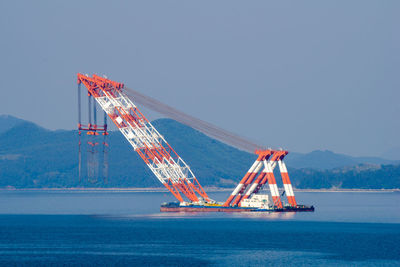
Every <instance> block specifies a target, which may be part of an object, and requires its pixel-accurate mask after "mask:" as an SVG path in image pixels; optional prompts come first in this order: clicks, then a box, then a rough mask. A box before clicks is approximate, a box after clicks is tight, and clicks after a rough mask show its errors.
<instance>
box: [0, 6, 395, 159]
mask: <svg viewBox="0 0 400 267" xmlns="http://www.w3.org/2000/svg"><path fill="white" fill-rule="evenodd" d="M0 10H1V16H0V32H1V39H0V40H1V41H0V78H1V86H0V90H1V94H2V96H1V98H0V114H10V115H13V116H17V117H20V118H23V119H26V120H30V121H33V122H35V123H37V124H39V125H41V126H43V127H46V128H49V129H74V128H75V127H76V125H77V99H76V73H77V72H82V73H88V74H92V73H97V74H100V75H103V74H105V75H107V76H108V77H109V78H110V79H113V80H115V81H119V82H123V83H125V84H126V86H127V87H129V88H133V89H135V90H137V91H140V92H142V93H144V94H146V95H149V96H151V97H154V98H156V99H158V100H160V101H161V102H164V103H166V104H168V105H171V106H173V107H175V108H177V109H179V110H181V111H183V112H185V113H188V114H190V115H192V116H195V117H198V118H200V119H202V120H205V121H208V122H210V123H213V124H215V125H218V126H219V127H221V128H224V129H227V130H229V131H231V132H234V133H237V134H239V135H241V136H244V137H247V138H249V139H250V140H253V141H256V142H258V143H262V144H265V145H268V146H272V147H280V148H284V149H288V150H289V151H296V152H309V151H312V150H316V149H323V150H324V149H329V150H332V151H335V152H338V153H345V154H349V155H355V156H382V155H383V156H384V155H385V153H386V152H387V151H389V150H393V149H394V150H396V149H398V150H400V138H399V136H400V123H399V114H400V103H399V100H400V90H399V89H400V73H399V70H400V68H399V67H400V53H399V48H400V34H399V30H398V27H399V25H400V16H399V15H398V14H399V13H400V1H367V0H362V1H348V0H346V1H1V2H0ZM146 112H147V114H149V113H148V111H146ZM149 117H150V118H152V119H154V118H157V117H158V115H156V114H153V113H151V112H150V114H149Z"/></svg>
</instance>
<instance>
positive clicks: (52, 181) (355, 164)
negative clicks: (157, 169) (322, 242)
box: [0, 115, 400, 189]
mask: <svg viewBox="0 0 400 267" xmlns="http://www.w3.org/2000/svg"><path fill="white" fill-rule="evenodd" d="M153 124H154V126H155V127H156V128H157V129H158V130H159V132H160V133H162V134H163V135H164V136H165V138H166V139H167V140H168V142H169V143H170V144H171V146H172V147H173V148H174V149H175V150H176V151H177V153H178V154H180V156H181V157H182V158H184V159H185V161H186V162H187V163H188V164H189V165H190V167H191V168H192V170H193V172H194V173H195V174H196V176H197V178H198V179H199V181H200V182H201V184H202V185H203V186H217V187H233V186H235V185H236V184H237V183H238V181H239V180H240V179H241V177H242V176H243V175H244V174H245V173H246V171H247V170H248V168H249V167H250V165H251V164H252V163H253V161H254V160H255V158H256V157H255V155H253V154H249V153H246V152H243V151H240V150H237V149H235V148H233V147H230V146H228V145H225V144H223V143H221V142H219V141H216V140H214V139H212V138H209V137H208V136H206V135H204V134H202V133H200V132H198V131H196V130H194V129H192V128H190V127H187V126H185V125H182V124H180V123H178V122H176V121H174V120H170V119H159V120H156V121H154V122H153ZM84 138H85V139H87V136H86V135H85V136H84ZM98 138H102V137H98ZM108 139H109V140H108V142H109V144H110V150H109V156H108V157H109V177H108V179H107V180H106V181H104V180H103V179H102V178H99V179H97V180H94V181H88V180H87V179H84V180H83V181H81V182H79V180H78V177H77V173H78V170H77V159H78V156H77V155H78V136H77V132H76V131H66V130H57V131H50V130H47V129H44V128H42V127H40V126H38V125H36V124H34V123H31V122H27V121H24V120H20V119H17V118H15V117H12V116H4V115H3V116H0V187H1V188H5V187H16V188H49V187H76V186H85V187H159V186H160V183H159V182H158V181H157V180H156V178H155V177H154V175H153V174H152V173H151V172H150V170H148V169H147V166H146V165H145V164H144V163H143V162H142V160H141V159H140V158H139V157H138V155H137V154H136V153H135V152H134V151H133V149H132V148H131V147H130V145H129V144H128V143H127V141H126V140H125V139H124V138H123V136H122V135H121V134H120V133H119V132H111V133H110V135H109V137H108ZM85 141H86V140H83V143H85ZM99 141H100V143H101V141H102V139H99ZM83 149H87V147H86V146H83ZM84 162H85V158H84ZM286 163H287V166H288V168H289V171H290V175H291V178H292V182H293V184H294V185H295V187H297V188H374V189H380V188H400V165H399V164H398V162H395V161H389V160H385V159H381V158H355V157H350V156H347V155H341V154H336V153H333V152H331V151H314V152H311V153H308V154H300V153H290V154H289V155H288V156H287V158H286Z"/></svg>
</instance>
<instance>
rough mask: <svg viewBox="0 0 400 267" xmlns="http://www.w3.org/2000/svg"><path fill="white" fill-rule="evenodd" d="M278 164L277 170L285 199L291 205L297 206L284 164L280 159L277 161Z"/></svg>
mask: <svg viewBox="0 0 400 267" xmlns="http://www.w3.org/2000/svg"><path fill="white" fill-rule="evenodd" d="M278 165H279V170H280V172H281V176H282V182H283V186H284V188H285V192H286V197H287V200H288V202H289V204H290V205H291V206H292V207H296V206H297V203H296V198H295V197H294V192H293V188H292V183H291V182H290V179H289V174H288V171H287V168H286V165H285V163H284V162H283V161H282V160H279V161H278Z"/></svg>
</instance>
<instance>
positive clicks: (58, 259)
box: [0, 191, 400, 266]
mask: <svg viewBox="0 0 400 267" xmlns="http://www.w3.org/2000/svg"><path fill="white" fill-rule="evenodd" d="M228 194H229V193H213V194H210V195H212V197H213V198H215V199H216V200H220V201H222V200H224V199H226V197H227V195H228ZM296 195H297V199H298V202H299V203H301V204H313V205H314V206H315V207H316V211H315V212H314V213H279V214H278V213H271V214H265V213H262V214H257V213H250V214H226V213H190V214H185V213H178V214H168V213H160V212H159V206H160V203H161V202H164V201H171V200H173V199H172V198H171V197H170V196H169V195H168V194H167V193H132V192H126V193H122V192H54V191H46V192H29V191H22V192H14V191H1V192H0V265H2V266H9V265H11V266H13V265H18V266H20V265H26V266H35V265H46V266H48V265H78V266H82V265H88V266H93V265H129V266H136V265H143V266H265V265H275V266H276V265H277V266H279V265H282V266H287V265H328V266H337V265H342V266H343V265H349V266H354V265H362V266H369V265H370V266H386V265H387V266H400V208H399V203H400V193H390V192H379V193H372V192H369V193H362V192H351V193H350V192H346V193H305V192H299V193H297V194H296Z"/></svg>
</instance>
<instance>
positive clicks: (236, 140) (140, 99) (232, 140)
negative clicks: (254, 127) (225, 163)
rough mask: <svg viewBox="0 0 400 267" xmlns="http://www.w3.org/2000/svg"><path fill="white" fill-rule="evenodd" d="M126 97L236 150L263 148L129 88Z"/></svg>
mask: <svg viewBox="0 0 400 267" xmlns="http://www.w3.org/2000/svg"><path fill="white" fill-rule="evenodd" d="M124 89H125V91H126V93H127V94H128V97H131V98H133V99H132V100H133V101H134V102H136V103H138V104H141V105H143V106H145V107H146V108H149V109H151V110H153V111H156V112H159V113H161V114H164V115H166V116H167V117H169V118H171V119H174V120H176V121H178V122H180V123H183V124H185V125H187V126H190V127H192V128H194V129H196V130H198V131H200V132H202V133H204V134H206V135H208V136H210V137H213V138H215V139H217V140H219V141H221V142H223V143H226V144H229V145H232V146H234V147H236V148H238V149H241V150H244V151H247V152H250V153H254V150H256V149H260V148H262V147H264V146H262V145H259V144H255V143H253V142H251V141H248V140H246V139H244V138H243V137H240V136H238V135H236V134H234V133H231V132H229V131H227V130H224V129H222V128H219V127H218V126H215V125H213V124H211V123H209V122H206V121H203V120H201V119H198V118H195V117H193V116H190V115H188V114H186V113H183V112H181V111H179V110H177V109H175V108H173V107H171V106H168V105H166V104H164V103H161V102H160V101H158V100H156V99H154V98H152V97H149V96H146V95H144V94H142V93H139V92H138V91H136V90H133V89H130V88H126V87H125V88H124Z"/></svg>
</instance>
